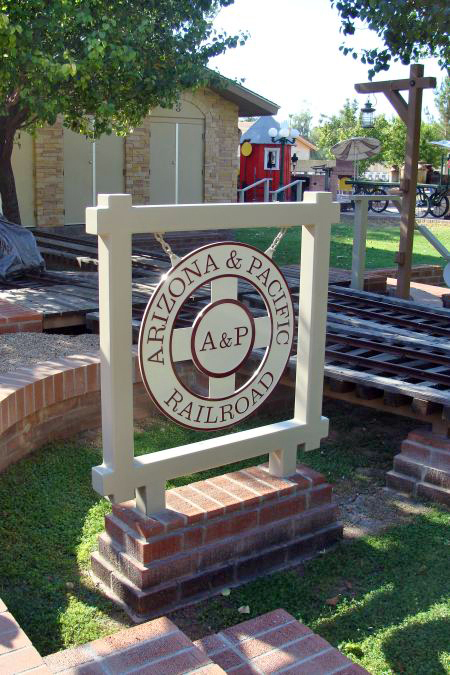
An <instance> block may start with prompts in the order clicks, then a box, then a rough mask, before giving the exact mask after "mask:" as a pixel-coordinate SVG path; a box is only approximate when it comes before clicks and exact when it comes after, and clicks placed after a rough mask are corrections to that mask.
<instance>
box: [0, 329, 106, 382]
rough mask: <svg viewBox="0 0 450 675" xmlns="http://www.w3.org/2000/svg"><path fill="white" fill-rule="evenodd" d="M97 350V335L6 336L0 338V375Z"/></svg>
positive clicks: (37, 334) (20, 334)
mask: <svg viewBox="0 0 450 675" xmlns="http://www.w3.org/2000/svg"><path fill="white" fill-rule="evenodd" d="M98 349H99V342H98V335H91V334H82V335H54V334H49V333H7V334H6V335H0V374H5V373H9V372H11V371H14V370H15V369H16V368H19V367H26V368H30V367H33V366H37V365H38V364H39V363H42V362H43V361H54V360H58V359H61V358H64V357H65V356H71V355H74V354H80V355H81V354H85V353H86V352H89V353H92V352H97V351H98Z"/></svg>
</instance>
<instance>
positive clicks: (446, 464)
mask: <svg viewBox="0 0 450 675" xmlns="http://www.w3.org/2000/svg"><path fill="white" fill-rule="evenodd" d="M386 479H387V486H388V487H390V488H392V489H393V490H399V491H400V492H406V493H407V494H410V495H413V496H414V497H427V498H428V499H432V500H433V501H435V502H440V503H441V504H447V506H450V438H445V436H438V435H437V434H433V433H431V432H426V431H421V430H419V431H412V432H411V433H410V434H409V435H408V438H407V439H406V440H404V441H403V443H402V451H401V453H400V454H399V455H396V456H395V458H394V469H393V471H389V472H388V474H387V476H386Z"/></svg>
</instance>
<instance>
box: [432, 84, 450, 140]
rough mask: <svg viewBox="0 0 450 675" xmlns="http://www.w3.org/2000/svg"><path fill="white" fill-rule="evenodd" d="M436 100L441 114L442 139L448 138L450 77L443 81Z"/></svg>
mask: <svg viewBox="0 0 450 675" xmlns="http://www.w3.org/2000/svg"><path fill="white" fill-rule="evenodd" d="M434 98H435V103H436V108H437V109H438V113H439V123H440V125H441V129H442V138H448V136H449V133H450V77H445V78H444V79H443V80H442V82H441V86H440V87H439V88H438V89H437V91H436V93H435V97H434Z"/></svg>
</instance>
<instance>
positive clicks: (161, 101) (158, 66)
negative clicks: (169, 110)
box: [0, 0, 245, 223]
mask: <svg viewBox="0 0 450 675" xmlns="http://www.w3.org/2000/svg"><path fill="white" fill-rule="evenodd" d="M232 2H233V0H153V1H150V0H51V2H49V1H48V0H3V1H2V3H1V4H0V48H1V51H0V54H1V56H0V195H1V198H2V204H3V213H4V215H5V216H6V217H7V218H8V219H9V220H12V221H14V222H18V223H20V214H19V207H18V203H17V195H16V188H15V182H14V175H13V171H12V167H11V155H12V150H13V143H14V137H15V135H16V133H17V132H18V131H19V130H21V129H27V130H28V131H31V132H33V131H34V130H35V129H36V128H37V127H39V126H43V125H45V124H50V125H51V124H54V123H55V121H56V118H57V116H58V115H62V116H63V123H64V125H65V126H66V127H68V128H69V129H72V130H73V131H76V132H79V133H83V134H85V135H86V136H89V137H90V138H97V137H98V136H100V135H101V134H103V133H107V134H109V133H111V132H115V133H117V134H119V135H124V134H126V133H127V132H129V131H130V129H132V128H133V127H134V126H137V125H138V124H139V123H140V122H141V121H142V119H143V118H144V117H145V116H146V115H147V114H148V111H149V109H150V108H153V107H155V106H157V105H161V106H163V107H169V106H172V105H173V104H174V102H175V101H176V99H177V97H178V96H179V94H180V92H181V91H183V90H184V89H190V88H193V87H195V86H199V85H205V84H207V83H208V82H209V81H210V79H211V78H214V77H215V76H214V74H212V73H211V71H207V70H206V68H205V66H206V64H207V62H208V60H209V59H210V58H211V57H212V56H215V55H217V54H220V53H222V52H223V51H225V50H226V49H227V48H229V47H234V46H236V44H237V42H238V40H241V41H242V40H243V39H245V38H243V37H242V36H227V35H226V34H219V35H218V34H216V33H215V32H214V31H213V29H212V19H213V16H214V11H216V10H217V9H218V8H220V7H221V6H226V5H230V4H232Z"/></svg>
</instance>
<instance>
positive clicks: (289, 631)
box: [194, 609, 368, 675]
mask: <svg viewBox="0 0 450 675" xmlns="http://www.w3.org/2000/svg"><path fill="white" fill-rule="evenodd" d="M194 644H195V646H196V647H198V648H199V649H200V650H201V651H202V652H203V653H204V654H205V656H208V657H209V658H210V659H211V660H212V661H214V663H216V664H218V665H219V666H220V667H222V668H223V669H224V671H225V672H226V673H230V675H231V674H232V675H252V673H254V674H255V675H256V674H257V673H259V674H260V675H269V673H270V674H272V673H278V672H282V673H290V674H291V675H300V674H301V675H319V673H320V675H331V674H332V673H339V675H364V674H365V675H368V671H367V670H365V669H364V668H361V666H358V665H356V664H355V663H353V662H352V661H350V660H349V659H347V658H346V657H345V656H344V655H343V654H341V653H340V652H339V651H338V650H337V649H335V648H334V647H332V646H331V645H330V644H329V643H328V642H326V640H324V639H323V638H321V637H320V636H319V635H315V634H314V633H313V632H312V631H311V630H310V629H309V628H308V627H307V626H305V625H303V624H302V623H300V622H299V621H296V620H295V619H294V617H293V616H291V615H290V614H288V613H287V612H286V611H285V610H283V609H277V610H275V611H273V612H269V613H268V614H263V615H262V616H259V617H257V618H256V619H250V621H245V622H244V623H240V624H238V625H237V626H233V627H232V628H227V629H226V630H224V631H222V632H220V633H217V634H216V635H210V636H208V637H206V638H203V639H202V640H197V641H196V642H195V643H194Z"/></svg>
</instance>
